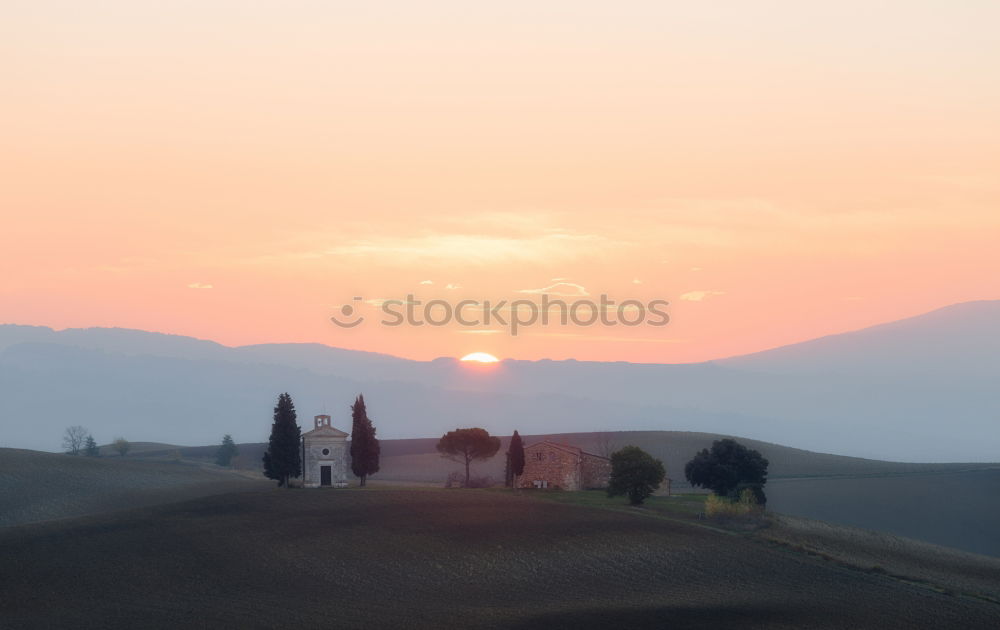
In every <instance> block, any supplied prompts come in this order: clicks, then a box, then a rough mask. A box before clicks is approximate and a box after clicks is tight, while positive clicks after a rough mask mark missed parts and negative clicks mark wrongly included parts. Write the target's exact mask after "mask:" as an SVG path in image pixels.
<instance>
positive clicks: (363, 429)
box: [351, 394, 381, 486]
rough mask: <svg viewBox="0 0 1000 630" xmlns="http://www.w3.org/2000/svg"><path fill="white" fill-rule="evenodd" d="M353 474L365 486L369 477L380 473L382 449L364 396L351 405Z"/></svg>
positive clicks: (360, 396)
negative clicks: (369, 416) (380, 453)
mask: <svg viewBox="0 0 1000 630" xmlns="http://www.w3.org/2000/svg"><path fill="white" fill-rule="evenodd" d="M351 420H352V426H351V472H353V473H354V476H355V477H357V478H358V479H360V480H361V485H362V486H363V485H365V481H366V480H367V479H368V475H374V474H375V473H377V472H378V460H379V452H380V451H381V448H380V447H379V444H378V438H376V437H375V427H374V426H373V425H372V421H371V420H370V419H369V418H368V410H367V409H366V408H365V397H364V394H361V395H359V396H358V397H357V398H356V399H354V404H353V405H351Z"/></svg>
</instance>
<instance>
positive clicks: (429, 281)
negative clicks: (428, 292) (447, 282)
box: [420, 280, 434, 284]
mask: <svg viewBox="0 0 1000 630" xmlns="http://www.w3.org/2000/svg"><path fill="white" fill-rule="evenodd" d="M420 284H434V281H433V280H421V281H420Z"/></svg>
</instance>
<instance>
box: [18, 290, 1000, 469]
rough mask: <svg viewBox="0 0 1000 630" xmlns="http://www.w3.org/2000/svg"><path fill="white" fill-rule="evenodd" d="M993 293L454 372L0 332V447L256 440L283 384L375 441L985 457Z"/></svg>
mask: <svg viewBox="0 0 1000 630" xmlns="http://www.w3.org/2000/svg"><path fill="white" fill-rule="evenodd" d="M998 344H1000V302H998V301H988V302H970V303H966V304H959V305H954V306H951V307H947V308H943V309H939V310H937V311H934V312H932V313H928V314H925V315H922V316H919V317H914V318H909V319H906V320H901V321H899V322H893V323H889V324H884V325H880V326H874V327H871V328H868V329H865V330H862V331H857V332H852V333H845V334H842V335H834V336H830V337H825V338H823V339H818V340H814V341H811V342H806V343H802V344H796V345H794V346H788V347H785V348H779V349H776V350H771V351H768V352H763V353H757V354H754V355H749V356H746V357H736V358H732V359H727V360H724V361H717V362H709V363H700V364H683V365H669V364H662V365H660V364H629V363H598V362H579V361H547V360H543V361H504V362H503V363H502V364H500V365H498V366H496V368H495V369H493V370H470V369H468V368H467V366H464V365H461V364H459V363H458V362H457V361H455V360H452V359H438V360H435V361H427V362H421V361H409V360H405V359H399V358H396V357H391V356H387V355H380V354H374V353H365V352H355V351H348V350H342V349H338V348H330V347H326V346H322V345H318V344H274V345H256V346H247V347H242V348H228V347H225V346H222V345H219V344H216V343H213V342H208V341H201V340H196V339H190V338H186V337H179V336H176V335H161V334H154V333H144V332H141V331H130V330H121V329H87V330H66V331H58V332H56V331H52V330H50V329H47V328H37V327H24V326H0V429H2V434H0V440H2V441H3V442H2V443H3V445H5V446H27V447H34V448H41V449H53V450H54V449H56V448H58V444H59V434H60V433H61V431H62V428H63V427H65V426H66V425H69V424H75V423H80V424H83V425H85V426H87V427H88V428H90V429H91V430H92V431H93V432H94V433H95V436H96V437H97V438H98V439H99V441H109V440H110V439H111V438H113V437H114V436H115V435H124V436H126V437H131V438H133V439H137V440H140V439H141V440H154V441H162V442H168V443H212V442H215V441H216V440H218V439H219V438H220V437H221V435H222V434H223V433H232V434H233V436H234V437H235V438H236V439H237V440H238V441H244V442H253V441H260V440H263V439H264V438H265V437H266V434H267V429H268V425H269V422H270V410H271V406H272V405H273V401H274V398H275V397H276V395H277V393H279V392H281V391H289V392H290V393H291V394H292V395H293V397H294V398H295V401H296V403H297V406H298V409H299V412H300V414H301V416H302V417H304V418H308V417H310V416H311V415H313V414H315V413H319V412H322V411H324V410H325V411H327V412H328V413H330V414H331V415H333V416H334V424H340V425H343V426H346V424H347V422H348V420H347V407H348V405H349V403H350V402H351V400H353V397H354V396H355V395H356V394H357V393H358V392H364V393H365V395H366V398H367V399H368V400H369V409H370V411H371V413H372V415H373V416H374V417H375V419H376V421H377V424H378V427H379V431H380V434H381V435H382V436H384V437H392V438H404V437H426V436H433V435H438V434H440V433H441V432H443V431H445V430H447V429H451V428H455V427H456V426H467V425H470V424H479V425H482V426H485V427H487V428H489V429H490V430H491V431H493V432H494V433H500V434H506V433H509V432H511V431H512V430H513V429H515V428H518V429H521V430H524V431H528V432H539V433H540V432H543V431H545V432H550V433H560V432H578V431H603V430H681V431H699V432H710V433H723V434H735V435H741V436H746V437H749V438H754V439H758V440H763V441H769V442H776V443H782V444H789V445H793V446H796V447H801V448H805V449H809V450H814V451H823V452H836V453H842V454H849V455H856V456H863V457H870V458H875V459H894V460H905V461H939V462H940V461H996V460H997V459H1000V455H998V454H1000V422H998V420H1000V396H997V393H996V378H997V375H998V374H1000V351H998V350H1000V348H998Z"/></svg>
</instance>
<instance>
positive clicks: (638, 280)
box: [632, 278, 642, 284]
mask: <svg viewBox="0 0 1000 630" xmlns="http://www.w3.org/2000/svg"><path fill="white" fill-rule="evenodd" d="M632 284H642V280H640V279H638V278H632Z"/></svg>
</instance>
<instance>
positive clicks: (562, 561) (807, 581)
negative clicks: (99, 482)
mask: <svg viewBox="0 0 1000 630" xmlns="http://www.w3.org/2000/svg"><path fill="white" fill-rule="evenodd" d="M663 501H668V500H666V499H664V500H663ZM777 530H778V531H776V532H773V533H772V534H771V535H770V536H769V537H768V538H758V537H754V536H747V535H734V534H733V533H731V532H723V531H719V530H717V529H710V528H706V527H704V526H699V525H698V524H696V523H694V522H691V521H689V520H681V519H668V518H661V517H660V516H659V515H658V513H657V512H656V511H654V510H652V509H650V510H645V511H637V510H634V509H629V508H616V509H600V508H593V507H584V506H581V505H564V504H561V503H559V502H555V501H548V500H544V499H543V498H541V497H538V496H532V495H531V493H521V494H514V493H500V492H493V491H475V490H471V491H463V490H449V491H446V490H399V489H377V488H371V489H366V490H359V489H354V490H331V491H323V490H317V491H285V490H272V491H264V492H246V493H238V494H227V495H221V496H214V497H209V498H202V499H195V500H191V501H186V502H182V503H176V504H172V505H163V506H157V507H151V508H141V509H136V510H131V511H128V512H121V513H116V514H108V515H101V516H93V517H85V518H80V519H72V520H67V521H62V522H53V523H45V524H41V525H34V526H31V527H14V528H6V529H0V556H2V557H3V558H4V562H3V563H0V617H2V618H3V619H4V622H5V625H6V626H9V627H12V628H43V627H74V628H119V627H120V628H132V627H137V626H142V627H147V628H160V627H162V628H176V627H188V626H210V627H240V628H246V627H261V628H264V627H277V626H284V625H293V626H296V627H402V626H405V627H407V628H423V627H427V628H440V627H461V628H480V627H482V628H497V627H504V628H553V627H572V628H606V627H628V628H662V627H681V628H720V627H766V628H802V627H810V628H848V627H849V628H877V629H878V630H887V629H892V628H900V629H903V628H905V629H907V630H911V629H915V628H933V629H935V630H936V629H937V628H946V627H962V628H993V627H994V626H995V623H996V615H997V603H996V601H994V600H993V599H991V597H992V595H991V594H993V593H995V592H996V591H997V585H998V584H1000V579H998V576H1000V566H998V564H997V561H996V560H994V559H988V558H975V557H972V558H970V557H968V556H966V555H963V554H959V553H956V552H948V551H947V550H938V551H935V553H933V554H930V553H927V549H926V548H920V549H917V554H916V555H915V556H913V555H911V553H912V550H911V547H910V546H909V545H908V544H906V543H905V541H897V542H895V543H894V544H893V545H892V546H891V547H890V546H887V545H885V543H886V542H888V540H889V539H887V538H883V539H882V540H881V541H871V540H867V541H865V540H863V541H861V542H862V543H865V542H867V543H872V542H880V543H882V544H881V545H879V548H878V549H876V550H872V549H870V548H869V546H867V545H863V544H855V541H853V540H852V539H851V538H849V537H844V536H841V535H837V534H836V532H835V530H833V529H828V530H826V531H824V532H822V537H821V538H820V537H817V543H816V544H817V545H818V547H816V548H814V547H806V546H804V545H803V544H802V540H803V538H805V540H806V542H807V543H810V544H811V542H812V541H813V535H812V532H811V531H810V530H809V529H804V528H802V527H796V528H794V529H792V528H789V527H788V525H786V524H783V525H779V526H778V527H777ZM763 531H764V532H767V530H763ZM820 549H822V551H819V550H820ZM820 553H822V554H823V555H819V554H820ZM832 554H840V555H832ZM841 558H845V559H846V560H850V561H861V562H869V561H870V559H872V558H877V559H878V562H880V563H882V564H880V565H878V566H877V567H873V566H872V565H865V564H861V565H856V564H849V562H848V561H845V560H841ZM886 567H889V568H891V569H892V570H893V571H907V573H903V574H901V575H897V574H889V573H888V571H889V570H888V569H887V568H886ZM876 569H877V570H876ZM909 570H915V571H916V573H909V572H908V571H909ZM52 593H58V594H59V596H58V597H53V596H52Z"/></svg>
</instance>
